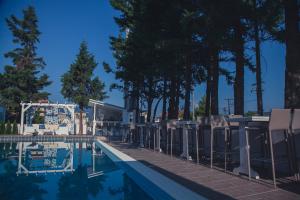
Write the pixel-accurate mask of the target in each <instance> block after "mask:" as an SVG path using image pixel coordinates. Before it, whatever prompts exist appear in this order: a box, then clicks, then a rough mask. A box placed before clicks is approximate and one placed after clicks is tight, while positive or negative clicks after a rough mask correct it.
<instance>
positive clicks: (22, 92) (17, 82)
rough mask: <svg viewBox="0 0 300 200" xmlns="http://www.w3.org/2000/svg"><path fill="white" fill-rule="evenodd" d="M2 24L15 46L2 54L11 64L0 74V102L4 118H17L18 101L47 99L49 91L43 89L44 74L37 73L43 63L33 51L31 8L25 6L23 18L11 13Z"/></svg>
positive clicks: (36, 40)
mask: <svg viewBox="0 0 300 200" xmlns="http://www.w3.org/2000/svg"><path fill="white" fill-rule="evenodd" d="M6 23H7V25H8V28H9V30H10V31H11V32H12V34H13V43H14V44H16V45H18V47H17V48H15V49H14V50H12V51H9V52H8V53H6V54H5V57H6V58H10V59H11V60H12V63H13V65H7V66H5V69H4V72H3V74H0V103H1V104H2V105H4V106H5V107H6V109H7V111H8V112H7V114H8V119H16V118H17V119H19V115H20V103H21V101H27V102H29V101H37V100H39V99H44V98H47V97H48V95H49V93H47V92H44V91H43V89H44V87H45V86H48V85H49V84H50V83H51V82H50V81H49V80H48V75H46V74H42V73H41V70H42V69H43V68H44V67H45V62H44V60H43V58H42V57H39V56H38V55H37V53H36V49H37V44H38V43H39V36H40V34H41V32H40V31H39V30H38V19H37V16H36V14H35V10H34V8H33V7H32V6H29V7H28V8H27V9H25V10H23V19H18V18H17V17H15V16H14V15H12V16H11V17H9V18H7V19H6Z"/></svg>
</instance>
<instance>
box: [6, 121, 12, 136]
mask: <svg viewBox="0 0 300 200" xmlns="http://www.w3.org/2000/svg"><path fill="white" fill-rule="evenodd" d="M5 134H6V135H10V134H11V123H10V121H8V122H7V124H6V128H5Z"/></svg>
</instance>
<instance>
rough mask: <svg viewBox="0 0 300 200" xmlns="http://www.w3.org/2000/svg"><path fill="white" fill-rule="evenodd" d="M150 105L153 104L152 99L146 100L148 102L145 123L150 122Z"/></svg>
mask: <svg viewBox="0 0 300 200" xmlns="http://www.w3.org/2000/svg"><path fill="white" fill-rule="evenodd" d="M152 103H153V99H152V98H148V100H147V122H150V121H151V112H152Z"/></svg>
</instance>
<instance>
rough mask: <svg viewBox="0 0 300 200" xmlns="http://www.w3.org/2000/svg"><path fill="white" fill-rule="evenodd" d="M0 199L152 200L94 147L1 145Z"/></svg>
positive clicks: (79, 145) (73, 145)
mask: <svg viewBox="0 0 300 200" xmlns="http://www.w3.org/2000/svg"><path fill="white" fill-rule="evenodd" d="M0 198H1V199H3V200H5V199H18V200H19V199H45V200H48V199H49V200H50V199H51V200H52V199H72V200H74V199H80V200H85V199H86V200H89V199H118V200H119V199H131V200H135V199H143V200H144V199H145V200H148V199H152V198H151V197H150V195H148V194H147V193H146V192H145V189H143V188H141V187H140V186H139V185H138V184H137V183H136V181H135V180H133V179H132V176H129V175H128V174H127V170H126V169H125V168H122V167H120V165H119V164H116V163H114V162H113V161H112V160H111V159H110V158H109V157H108V156H107V155H106V154H105V153H104V152H103V151H102V150H101V149H100V147H99V146H97V145H95V143H64V142H55V143H53V142H43V143H35V142H19V143H0Z"/></svg>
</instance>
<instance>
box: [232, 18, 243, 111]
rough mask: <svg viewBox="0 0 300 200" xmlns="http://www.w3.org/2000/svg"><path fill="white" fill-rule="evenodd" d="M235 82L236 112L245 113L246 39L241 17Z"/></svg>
mask: <svg viewBox="0 0 300 200" xmlns="http://www.w3.org/2000/svg"><path fill="white" fill-rule="evenodd" d="M234 31H235V38H236V42H235V45H234V46H235V48H234V54H235V64H236V72H235V82H234V113H235V114H236V115H243V114H244V39H243V30H242V25H241V22H240V19H238V20H237V22H236V25H235V30H234Z"/></svg>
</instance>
